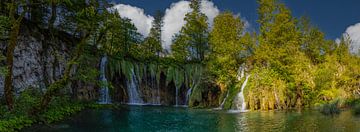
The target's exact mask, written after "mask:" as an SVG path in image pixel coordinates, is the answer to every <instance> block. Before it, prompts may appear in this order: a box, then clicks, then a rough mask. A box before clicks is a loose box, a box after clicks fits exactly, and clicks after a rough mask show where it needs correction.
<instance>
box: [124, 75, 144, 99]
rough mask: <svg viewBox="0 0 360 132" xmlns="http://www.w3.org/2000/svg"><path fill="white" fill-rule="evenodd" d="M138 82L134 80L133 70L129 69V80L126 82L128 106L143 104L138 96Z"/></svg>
mask: <svg viewBox="0 0 360 132" xmlns="http://www.w3.org/2000/svg"><path fill="white" fill-rule="evenodd" d="M138 84H139V83H138V80H137V78H136V75H135V72H134V68H132V69H131V78H130V79H128V81H127V91H128V95H129V102H128V104H143V100H142V99H141V98H140V96H139V92H138V88H139V85H138Z"/></svg>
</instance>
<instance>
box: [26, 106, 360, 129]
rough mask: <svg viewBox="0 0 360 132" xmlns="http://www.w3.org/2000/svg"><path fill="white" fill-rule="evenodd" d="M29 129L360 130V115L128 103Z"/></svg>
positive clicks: (85, 112) (346, 112)
mask: <svg viewBox="0 0 360 132" xmlns="http://www.w3.org/2000/svg"><path fill="white" fill-rule="evenodd" d="M25 131H65V132H102V131H109V132H131V131H134V132H152V131H154V132H177V131H179V132H233V131H274V132H281V131H285V132H294V131H303V132H312V131H320V132H337V131H339V132H360V117H357V116H354V115H352V114H351V112H350V111H343V112H342V113H341V114H340V115H336V116H324V115H322V114H320V113H319V112H317V111H311V110H306V111H267V112H260V111H257V112H246V113H232V112H228V111H215V110H199V109H188V108H181V107H164V106H126V107H124V108H121V109H120V110H111V109H100V110H85V111H83V112H81V113H79V114H77V115H75V116H74V117H72V118H70V119H68V120H66V121H63V122H59V123H57V124H53V125H50V126H48V125H42V126H35V127H32V128H29V129H27V130H25Z"/></svg>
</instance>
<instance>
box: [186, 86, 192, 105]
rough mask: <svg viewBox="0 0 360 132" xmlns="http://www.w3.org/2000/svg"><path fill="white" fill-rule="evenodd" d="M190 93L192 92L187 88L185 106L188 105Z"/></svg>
mask: <svg viewBox="0 0 360 132" xmlns="http://www.w3.org/2000/svg"><path fill="white" fill-rule="evenodd" d="M191 92H192V88H189V89H188V91H187V92H186V98H185V104H186V105H189V101H190V95H191Z"/></svg>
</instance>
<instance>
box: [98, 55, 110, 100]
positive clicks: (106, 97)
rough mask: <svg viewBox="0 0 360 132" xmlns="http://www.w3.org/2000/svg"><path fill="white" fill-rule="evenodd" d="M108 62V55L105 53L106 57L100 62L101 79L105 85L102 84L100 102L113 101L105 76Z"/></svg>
mask: <svg viewBox="0 0 360 132" xmlns="http://www.w3.org/2000/svg"><path fill="white" fill-rule="evenodd" d="M106 63H107V56H106V55H105V56H104V57H102V58H101V62H100V81H101V82H102V84H103V85H101V90H100V99H99V104H109V103H111V100H110V96H109V88H108V85H107V79H106V76H105V67H106Z"/></svg>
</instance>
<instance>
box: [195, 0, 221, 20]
mask: <svg viewBox="0 0 360 132" xmlns="http://www.w3.org/2000/svg"><path fill="white" fill-rule="evenodd" d="M200 10H201V12H203V13H204V14H205V15H206V16H207V17H208V20H209V24H210V26H212V25H213V22H214V18H215V17H216V16H217V15H218V14H219V12H220V11H219V9H218V8H217V7H216V6H215V5H214V3H213V2H211V1H208V0H202V2H201V9H200Z"/></svg>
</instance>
